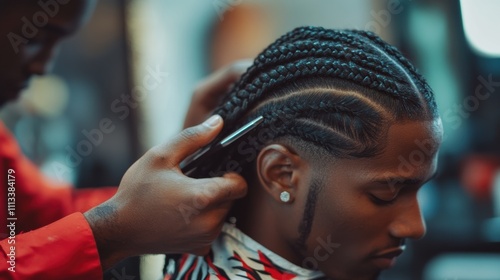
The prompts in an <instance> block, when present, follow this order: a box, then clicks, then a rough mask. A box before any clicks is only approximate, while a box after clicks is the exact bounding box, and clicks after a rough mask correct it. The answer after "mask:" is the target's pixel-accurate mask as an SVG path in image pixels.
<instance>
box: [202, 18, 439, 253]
mask: <svg viewBox="0 0 500 280" xmlns="http://www.w3.org/2000/svg"><path fill="white" fill-rule="evenodd" d="M214 114H219V115H221V116H222V118H223V119H224V128H223V130H222V132H221V133H220V134H219V135H220V136H218V137H217V138H216V139H215V140H214V142H219V141H220V140H221V139H222V138H223V137H225V136H226V135H227V134H228V133H230V132H232V131H234V130H235V129H237V128H239V127H241V126H243V125H244V124H246V123H247V122H249V121H250V120H252V119H255V118H256V117H258V116H263V117H264V121H263V122H262V123H261V124H260V125H259V127H258V129H256V130H253V131H252V132H251V133H249V134H247V135H245V137H244V138H243V139H240V140H238V141H236V142H235V143H233V144H231V146H229V147H228V148H227V149H223V150H222V153H221V154H220V155H217V156H215V157H212V158H211V159H210V162H208V163H205V164H203V166H200V167H198V169H199V171H198V172H200V173H199V174H198V175H199V176H200V177H204V176H219V175H221V173H224V172H227V171H236V172H239V173H241V174H242V175H243V177H244V178H245V179H246V180H247V182H248V183H249V185H251V183H252V182H254V181H253V180H254V177H255V159H256V158H257V154H258V152H259V150H260V148H262V147H263V146H264V145H266V144H267V143H270V142H273V141H276V142H279V143H285V144H288V146H291V147H292V148H293V149H295V150H299V151H301V152H302V153H309V155H312V157H313V158H314V159H317V158H318V157H320V158H319V159H320V160H319V161H318V162H322V159H328V158H332V156H333V158H366V157H372V156H375V155H377V154H379V153H381V152H382V151H383V148H384V146H385V138H386V137H384V136H385V135H386V133H387V129H388V127H389V126H390V125H391V124H393V123H395V122H399V121H425V120H433V119H435V118H436V117H437V116H438V113H437V108H436V103H435V100H434V95H433V93H432V91H431V89H430V87H429V86H428V84H427V83H426V81H425V80H424V78H423V77H422V76H421V75H420V74H418V72H417V71H416V69H415V67H413V66H412V65H411V63H410V62H409V61H408V60H407V59H406V58H404V57H403V55H402V54H401V53H400V52H399V51H398V50H397V49H396V48H394V47H393V46H391V45H389V44H387V43H385V42H384V41H382V40H381V39H380V38H379V37H377V36H376V35H375V34H373V33H371V32H366V31H357V30H330V29H324V28H320V27H300V28H297V29H295V30H293V31H291V32H289V33H287V34H285V35H283V36H282V37H281V38H279V39H278V40H276V41H275V42H274V43H273V44H271V45H270V46H269V47H267V48H266V49H265V50H264V51H263V52H262V53H261V54H259V55H258V56H257V58H256V59H255V61H254V63H253V65H252V66H251V67H250V68H249V69H248V70H247V72H246V73H245V74H243V76H242V77H241V78H240V80H239V81H238V82H237V83H236V84H235V85H234V87H233V88H232V89H231V90H230V92H229V93H228V94H227V96H226V97H225V99H224V100H223V101H222V103H221V105H220V106H219V107H217V108H216V109H215V111H214ZM325 151H326V153H325ZM321 188H322V184H321V182H318V181H317V180H314V179H313V180H312V182H311V186H310V188H309V193H308V196H307V200H306V205H305V207H304V214H303V217H302V220H301V223H300V224H299V228H298V231H299V233H300V236H299V238H298V240H297V241H296V244H295V245H296V246H297V248H298V249H300V250H303V249H304V248H305V241H306V239H307V237H308V235H309V234H310V232H311V228H312V222H313V220H314V212H315V205H316V201H317V197H318V195H319V192H320V190H321ZM233 210H234V209H233Z"/></svg>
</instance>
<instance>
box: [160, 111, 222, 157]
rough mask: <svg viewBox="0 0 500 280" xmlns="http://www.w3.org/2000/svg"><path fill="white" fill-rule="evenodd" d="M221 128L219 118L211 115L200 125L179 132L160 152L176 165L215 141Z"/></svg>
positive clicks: (220, 119)
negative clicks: (167, 155) (166, 154)
mask: <svg viewBox="0 0 500 280" xmlns="http://www.w3.org/2000/svg"><path fill="white" fill-rule="evenodd" d="M222 126H223V120H222V118H221V116H219V115H213V116H211V117H210V118H208V119H207V120H206V121H205V122H203V123H202V124H199V125H196V126H193V127H189V128H186V129H184V130H183V131H181V133H179V134H178V135H177V136H175V137H174V139H172V140H170V141H169V142H168V143H166V144H165V146H164V147H163V148H162V151H164V152H165V153H170V155H169V159H170V163H172V164H174V165H178V164H179V163H180V162H181V161H182V160H183V159H184V158H186V157H187V156H188V155H190V154H192V153H194V152H195V151H196V150H198V149H200V148H201V147H203V146H205V145H207V144H208V143H210V142H211V141H212V140H213V139H215V137H216V136H217V135H218V134H219V132H220V131H221V129H222Z"/></svg>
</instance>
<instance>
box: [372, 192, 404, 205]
mask: <svg viewBox="0 0 500 280" xmlns="http://www.w3.org/2000/svg"><path fill="white" fill-rule="evenodd" d="M370 197H371V198H372V200H373V202H374V203H375V204H377V205H381V206H387V205H392V204H394V203H395V202H396V199H397V198H398V197H397V196H395V197H394V198H393V199H392V200H383V199H380V198H378V197H376V196H374V195H373V194H370Z"/></svg>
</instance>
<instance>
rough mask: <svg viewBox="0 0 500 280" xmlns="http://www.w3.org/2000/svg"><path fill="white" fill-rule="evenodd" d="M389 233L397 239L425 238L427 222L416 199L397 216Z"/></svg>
mask: <svg viewBox="0 0 500 280" xmlns="http://www.w3.org/2000/svg"><path fill="white" fill-rule="evenodd" d="M389 231H390V233H391V235H392V236H394V237H396V238H412V239H420V238H422V237H424V235H425V232H426V228H425V221H424V219H423V217H422V213H421V211H420V206H419V203H418V200H417V198H416V197H415V198H414V199H413V200H412V201H411V203H410V204H409V205H407V207H405V208H404V209H402V211H401V212H400V214H399V215H397V216H396V219H395V220H394V221H393V222H392V223H391V225H390V228H389Z"/></svg>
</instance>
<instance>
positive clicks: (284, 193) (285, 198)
mask: <svg viewBox="0 0 500 280" xmlns="http://www.w3.org/2000/svg"><path fill="white" fill-rule="evenodd" d="M280 199H281V201H282V202H285V203H286V202H288V201H290V193H289V192H287V191H282V192H281V193H280Z"/></svg>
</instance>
